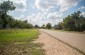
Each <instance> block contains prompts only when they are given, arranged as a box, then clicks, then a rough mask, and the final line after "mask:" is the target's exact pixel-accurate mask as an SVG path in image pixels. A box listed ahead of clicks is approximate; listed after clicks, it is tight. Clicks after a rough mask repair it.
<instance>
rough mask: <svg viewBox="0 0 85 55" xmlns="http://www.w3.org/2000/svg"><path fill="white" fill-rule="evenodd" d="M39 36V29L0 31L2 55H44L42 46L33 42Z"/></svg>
mask: <svg viewBox="0 0 85 55" xmlns="http://www.w3.org/2000/svg"><path fill="white" fill-rule="evenodd" d="M38 35H39V32H38V30H37V29H10V30H4V29H3V30H0V55H44V50H43V49H41V47H42V44H39V43H33V42H32V41H33V40H34V39H36V38H38Z"/></svg>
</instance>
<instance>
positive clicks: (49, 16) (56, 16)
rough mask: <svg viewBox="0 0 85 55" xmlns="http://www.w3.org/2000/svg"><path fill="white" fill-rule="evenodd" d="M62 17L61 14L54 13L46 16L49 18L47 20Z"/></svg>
mask: <svg viewBox="0 0 85 55" xmlns="http://www.w3.org/2000/svg"><path fill="white" fill-rule="evenodd" d="M62 16H63V13H59V12H54V13H49V14H48V15H47V18H49V19H59V18H62Z"/></svg>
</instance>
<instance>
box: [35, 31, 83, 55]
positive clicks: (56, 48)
mask: <svg viewBox="0 0 85 55" xmlns="http://www.w3.org/2000/svg"><path fill="white" fill-rule="evenodd" d="M40 33H41V34H40V35H39V38H38V39H37V40H36V41H35V42H36V43H42V44H44V45H43V47H42V48H43V49H44V50H45V55H83V54H81V53H80V52H79V51H77V50H75V49H73V48H71V47H69V46H68V45H66V44H65V43H62V42H61V41H59V40H57V39H55V38H53V37H51V36H49V35H48V34H46V33H44V32H42V31H41V30H40Z"/></svg>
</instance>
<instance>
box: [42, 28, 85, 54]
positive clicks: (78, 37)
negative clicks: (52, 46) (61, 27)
mask: <svg viewBox="0 0 85 55" xmlns="http://www.w3.org/2000/svg"><path fill="white" fill-rule="evenodd" d="M40 30H41V31H43V32H45V33H47V34H49V35H51V36H53V37H54V38H56V39H59V40H61V41H63V42H65V43H67V44H69V45H71V46H72V47H75V48H77V49H79V50H80V51H82V52H83V53H85V33H74V32H73V33H71V32H59V31H53V30H46V29H40Z"/></svg>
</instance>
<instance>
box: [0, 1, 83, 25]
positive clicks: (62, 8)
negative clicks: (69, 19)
mask: <svg viewBox="0 0 85 55" xmlns="http://www.w3.org/2000/svg"><path fill="white" fill-rule="evenodd" d="M3 1H7V0H0V3H1V2H3ZM10 1H12V2H13V3H14V5H15V7H16V9H15V10H14V11H9V13H8V14H9V15H11V16H13V17H14V19H18V20H27V21H28V22H29V23H31V24H33V25H36V24H37V25H39V26H42V25H43V24H47V23H51V24H52V25H55V24H58V23H59V22H61V21H63V19H64V18H65V17H66V16H68V15H70V14H72V13H74V12H76V11H81V15H83V16H84V17H85V0H10Z"/></svg>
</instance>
